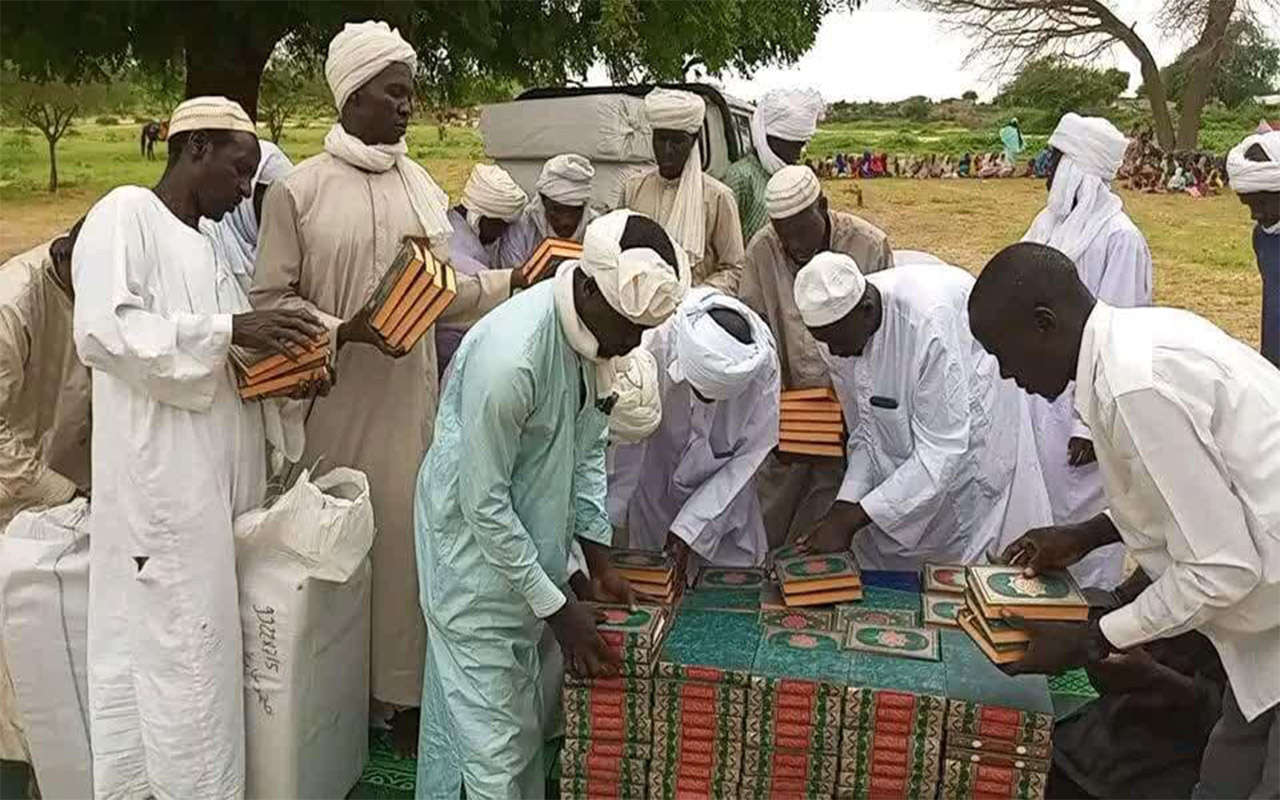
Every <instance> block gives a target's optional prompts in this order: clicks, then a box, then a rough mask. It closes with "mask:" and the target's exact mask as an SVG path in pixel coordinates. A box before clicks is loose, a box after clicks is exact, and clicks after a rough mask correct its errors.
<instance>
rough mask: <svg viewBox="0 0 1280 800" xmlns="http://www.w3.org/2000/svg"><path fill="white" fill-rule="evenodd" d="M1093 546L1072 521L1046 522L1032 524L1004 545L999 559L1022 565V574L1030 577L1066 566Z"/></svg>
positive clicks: (1085, 553)
mask: <svg viewBox="0 0 1280 800" xmlns="http://www.w3.org/2000/svg"><path fill="white" fill-rule="evenodd" d="M1092 549H1093V548H1092V547H1091V546H1090V543H1089V541H1088V539H1087V538H1086V537H1085V536H1084V535H1083V534H1082V533H1081V532H1080V530H1079V528H1078V527H1077V526H1075V525H1050V526H1049V527H1047V528H1033V529H1031V530H1029V531H1027V532H1026V533H1024V534H1022V536H1021V537H1019V538H1018V539H1017V540H1016V541H1015V542H1014V543H1013V544H1011V545H1009V546H1008V547H1006V548H1005V550H1004V553H1002V554H1001V555H1000V561H1001V562H1003V563H1005V564H1009V565H1010V566H1015V567H1022V568H1023V570H1022V572H1023V574H1024V575H1026V576H1027V577H1029V578H1030V577H1034V576H1035V575H1037V574H1039V573H1041V572H1048V571H1050V570H1056V569H1066V568H1067V567H1069V566H1071V565H1072V564H1075V563H1076V562H1078V561H1079V560H1080V559H1082V558H1084V557H1085V556H1086V555H1088V554H1089V552H1090V551H1091V550H1092Z"/></svg>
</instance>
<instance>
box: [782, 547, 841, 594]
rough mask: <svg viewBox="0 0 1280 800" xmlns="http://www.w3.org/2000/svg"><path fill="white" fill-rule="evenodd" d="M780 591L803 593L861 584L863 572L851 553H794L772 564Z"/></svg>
mask: <svg viewBox="0 0 1280 800" xmlns="http://www.w3.org/2000/svg"><path fill="white" fill-rule="evenodd" d="M774 571H775V572H776V573H777V575H778V581H779V582H780V583H781V584H782V593H783V594H784V595H789V594H803V593H806V592H818V591H824V590H827V589H839V588H845V587H857V586H861V585H862V573H861V571H860V570H859V569H858V564H857V562H856V561H854V560H853V554H852V553H823V554H821V555H807V556H797V557H795V558H788V559H786V560H785V561H779V562H777V563H776V564H775V565H774Z"/></svg>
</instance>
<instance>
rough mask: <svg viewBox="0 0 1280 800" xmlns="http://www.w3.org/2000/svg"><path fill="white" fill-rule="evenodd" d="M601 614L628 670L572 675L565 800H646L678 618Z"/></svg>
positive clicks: (604, 632) (651, 612)
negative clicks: (658, 681) (659, 687)
mask: <svg viewBox="0 0 1280 800" xmlns="http://www.w3.org/2000/svg"><path fill="white" fill-rule="evenodd" d="M597 608H598V610H599V611H600V612H601V613H602V614H603V617H604V618H603V620H601V621H599V622H597V629H598V630H599V631H600V636H601V638H603V639H604V640H605V643H606V644H608V645H609V646H610V647H611V648H613V649H614V651H615V652H616V653H618V655H619V656H620V657H621V661H622V665H621V668H620V670H619V673H620V674H619V675H618V676H616V677H609V678H579V677H576V676H573V675H568V674H566V675H565V685H564V690H563V693H562V703H563V708H564V727H565V742H564V747H563V748H562V750H561V755H560V796H561V797H565V798H587V797H590V798H598V797H599V798H606V797H608V798H631V797H640V796H643V795H644V794H645V793H646V786H647V779H648V769H649V759H650V758H651V756H652V750H653V748H652V741H653V717H652V715H651V708H652V705H653V672H654V664H655V660H656V654H657V652H658V649H659V648H660V646H661V643H662V638H663V636H664V635H665V634H666V632H667V630H668V628H669V627H670V618H669V616H668V612H667V610H666V609H664V608H662V607H661V606H639V607H638V608H636V609H635V610H632V609H629V608H626V607H625V606H598V607H597Z"/></svg>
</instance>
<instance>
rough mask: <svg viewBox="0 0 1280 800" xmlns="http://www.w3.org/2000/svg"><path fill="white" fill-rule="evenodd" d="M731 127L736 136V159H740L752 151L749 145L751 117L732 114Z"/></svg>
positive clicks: (752, 148)
mask: <svg viewBox="0 0 1280 800" xmlns="http://www.w3.org/2000/svg"><path fill="white" fill-rule="evenodd" d="M733 127H734V131H735V132H736V133H737V135H738V157H739V158H741V157H742V156H745V155H747V154H749V153H751V152H752V151H753V150H754V147H753V146H752V144H751V116H750V115H749V114H734V115H733Z"/></svg>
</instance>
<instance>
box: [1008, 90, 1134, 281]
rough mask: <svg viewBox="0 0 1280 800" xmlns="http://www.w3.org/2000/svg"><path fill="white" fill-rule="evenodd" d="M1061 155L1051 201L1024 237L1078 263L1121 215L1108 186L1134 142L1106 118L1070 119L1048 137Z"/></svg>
mask: <svg viewBox="0 0 1280 800" xmlns="http://www.w3.org/2000/svg"><path fill="white" fill-rule="evenodd" d="M1049 146H1050V147H1054V148H1057V149H1058V150H1060V151H1061V152H1062V157H1061V159H1059V161H1058V167H1057V169H1056V170H1055V171H1054V174H1053V188H1051V189H1050V190H1049V202H1048V204H1047V205H1046V206H1045V208H1044V210H1043V211H1041V212H1040V214H1039V215H1037V216H1036V218H1035V220H1034V221H1033V222H1032V223H1031V227H1030V228H1029V229H1027V233H1026V235H1025V236H1023V237H1022V240H1023V241H1026V242H1040V243H1041V244H1047V245H1049V246H1051V247H1055V248H1057V249H1058V250H1061V251H1062V252H1063V253H1065V254H1066V255H1067V257H1069V258H1070V259H1071V260H1073V261H1074V260H1076V259H1078V258H1080V256H1081V255H1082V254H1083V253H1084V251H1085V250H1087V249H1089V245H1090V244H1092V243H1093V240H1094V239H1095V238H1097V236H1098V234H1099V233H1101V232H1102V230H1103V228H1105V227H1106V225H1107V223H1108V222H1110V221H1111V218H1112V217H1113V216H1115V215H1116V214H1119V213H1120V211H1121V207H1122V204H1121V202H1120V198H1119V197H1117V196H1116V195H1115V194H1114V193H1113V192H1112V191H1111V187H1110V186H1109V183H1110V181H1111V179H1112V178H1114V177H1115V175H1116V170H1118V169H1119V168H1120V164H1121V163H1122V162H1123V161H1124V151H1125V148H1127V147H1128V146H1129V140H1128V139H1126V138H1125V137H1124V134H1122V133H1120V131H1119V130H1117V129H1116V126H1114V125H1112V124H1111V123H1110V122H1109V121H1107V120H1105V119H1103V118H1101V117H1082V116H1080V115H1079V114H1066V115H1064V116H1063V117H1062V120H1061V121H1060V122H1059V123H1058V127H1057V128H1055V129H1054V131H1053V134H1052V135H1051V136H1050V137H1049Z"/></svg>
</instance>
